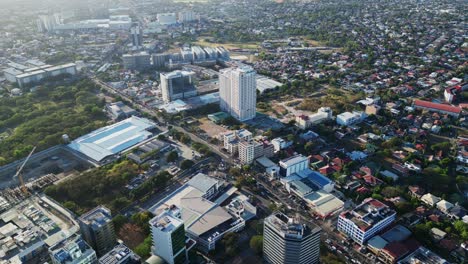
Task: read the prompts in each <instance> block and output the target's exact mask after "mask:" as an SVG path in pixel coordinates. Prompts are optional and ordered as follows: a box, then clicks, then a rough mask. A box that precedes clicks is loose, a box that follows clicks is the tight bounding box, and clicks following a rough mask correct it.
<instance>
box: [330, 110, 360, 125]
mask: <svg viewBox="0 0 468 264" xmlns="http://www.w3.org/2000/svg"><path fill="white" fill-rule="evenodd" d="M366 117H367V115H366V113H364V112H359V111H353V112H344V113H341V114H339V115H337V116H336V123H337V124H338V125H341V126H350V125H354V124H357V123H359V122H361V121H363V120H364V119H365V118H366Z"/></svg>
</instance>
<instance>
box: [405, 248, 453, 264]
mask: <svg viewBox="0 0 468 264" xmlns="http://www.w3.org/2000/svg"><path fill="white" fill-rule="evenodd" d="M415 263H430V264H449V263H450V262H448V261H447V260H445V259H443V258H441V257H440V256H439V255H437V254H436V253H434V252H432V251H430V250H429V249H427V248H425V247H423V246H421V247H419V248H418V249H417V250H415V251H414V252H413V253H411V254H409V255H408V256H406V257H405V258H404V259H402V260H400V261H398V264H415Z"/></svg>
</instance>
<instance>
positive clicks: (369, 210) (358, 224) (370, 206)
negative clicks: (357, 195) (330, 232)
mask: <svg viewBox="0 0 468 264" xmlns="http://www.w3.org/2000/svg"><path fill="white" fill-rule="evenodd" d="M395 218H396V212H395V210H393V209H391V208H390V207H388V206H387V205H385V204H384V203H382V202H380V201H378V200H375V199H373V198H367V199H365V200H364V201H363V202H362V203H361V204H360V205H358V206H357V207H356V208H355V209H354V210H352V211H347V212H343V213H341V214H340V217H339V218H338V231H340V232H342V233H344V234H346V235H347V236H349V237H350V238H352V239H353V240H354V241H356V242H357V243H359V244H360V245H362V244H364V243H365V242H366V241H367V240H369V239H371V238H372V237H373V236H375V235H376V234H377V232H379V231H380V230H382V229H384V228H386V227H387V226H389V225H390V224H391V223H393V221H395Z"/></svg>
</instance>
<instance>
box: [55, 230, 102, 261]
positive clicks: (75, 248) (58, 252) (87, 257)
mask: <svg viewBox="0 0 468 264" xmlns="http://www.w3.org/2000/svg"><path fill="white" fill-rule="evenodd" d="M49 255H50V259H51V260H52V263H53V264H94V263H97V257H96V252H94V250H93V249H92V248H91V247H90V246H89V245H88V244H86V242H85V241H84V240H83V239H82V238H81V236H79V235H73V236H71V237H69V238H67V239H65V240H63V241H61V242H60V243H57V244H55V245H53V246H51V247H50V248H49Z"/></svg>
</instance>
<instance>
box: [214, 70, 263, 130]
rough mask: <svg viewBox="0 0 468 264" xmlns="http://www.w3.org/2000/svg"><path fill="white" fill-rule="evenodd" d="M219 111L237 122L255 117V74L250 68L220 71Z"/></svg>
mask: <svg viewBox="0 0 468 264" xmlns="http://www.w3.org/2000/svg"><path fill="white" fill-rule="evenodd" d="M219 85H220V88H219V94H220V98H221V101H220V107H221V110H223V111H225V112H227V113H229V114H230V115H231V116H233V117H234V118H236V119H237V120H239V121H247V120H250V119H252V118H254V117H255V115H256V104H257V91H256V89H257V88H256V72H255V71H254V69H253V68H252V67H250V66H242V67H238V68H228V69H224V70H222V71H220V75H219Z"/></svg>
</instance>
